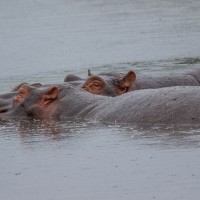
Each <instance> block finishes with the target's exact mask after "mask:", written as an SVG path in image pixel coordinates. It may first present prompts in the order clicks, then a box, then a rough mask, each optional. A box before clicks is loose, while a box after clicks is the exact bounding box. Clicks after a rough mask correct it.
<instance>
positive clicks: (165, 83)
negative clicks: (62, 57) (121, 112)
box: [64, 69, 200, 96]
mask: <svg viewBox="0 0 200 200" xmlns="http://www.w3.org/2000/svg"><path fill="white" fill-rule="evenodd" d="M64 82H69V83H71V84H73V85H77V86H79V87H82V88H83V89H84V90H86V91H88V92H90V93H93V94H101V95H107V96H117V95H121V94H124V93H127V92H130V91H133V90H140V89H150V88H162V87H171V86H182V85H185V86H199V85H200V69H194V70H193V71H190V72H186V73H182V74H178V75H168V76H158V77H149V76H137V79H136V74H135V72H133V71H129V72H128V73H126V74H120V73H100V74H98V75H92V74H91V73H90V72H89V73H88V78H87V79H86V80H84V79H82V78H80V77H78V76H75V75H72V74H71V75H67V76H66V77H65V79H64Z"/></svg>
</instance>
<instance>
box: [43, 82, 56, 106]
mask: <svg viewBox="0 0 200 200" xmlns="http://www.w3.org/2000/svg"><path fill="white" fill-rule="evenodd" d="M58 94H59V89H58V87H57V86H52V87H50V88H49V89H48V90H47V91H46V92H45V93H44V95H43V96H42V103H43V104H44V105H47V104H49V103H50V102H52V101H54V100H55V99H57V98H58Z"/></svg>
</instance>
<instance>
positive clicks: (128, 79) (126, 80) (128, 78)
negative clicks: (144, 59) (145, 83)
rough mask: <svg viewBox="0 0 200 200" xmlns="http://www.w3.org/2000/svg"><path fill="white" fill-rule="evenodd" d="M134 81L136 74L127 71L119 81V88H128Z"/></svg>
mask: <svg viewBox="0 0 200 200" xmlns="http://www.w3.org/2000/svg"><path fill="white" fill-rule="evenodd" d="M135 80H136V74H135V72H134V71H129V72H128V73H127V74H126V75H125V76H124V77H123V78H122V80H121V83H120V86H121V87H130V86H131V85H132V84H133V83H134V82H135Z"/></svg>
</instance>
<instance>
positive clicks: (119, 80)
mask: <svg viewBox="0 0 200 200" xmlns="http://www.w3.org/2000/svg"><path fill="white" fill-rule="evenodd" d="M64 81H65V82H69V83H70V84H73V85H77V86H79V87H81V88H82V89H84V90H86V91H88V92H90V93H93V94H99V95H105V96H118V95H121V94H124V93H127V92H130V91H133V90H134V88H135V84H134V83H135V81H136V74H135V72H133V71H129V72H128V73H126V74H119V73H100V74H98V75H93V74H91V72H90V71H88V78H87V79H86V80H84V79H82V78H80V77H78V76H75V75H67V76H66V77H65V80H64Z"/></svg>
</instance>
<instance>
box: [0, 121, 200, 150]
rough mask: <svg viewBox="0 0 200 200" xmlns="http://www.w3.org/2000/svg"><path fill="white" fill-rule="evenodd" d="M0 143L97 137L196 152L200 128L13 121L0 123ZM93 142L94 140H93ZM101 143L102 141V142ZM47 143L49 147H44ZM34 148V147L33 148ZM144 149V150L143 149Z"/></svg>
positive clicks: (199, 140) (48, 141)
mask: <svg viewBox="0 0 200 200" xmlns="http://www.w3.org/2000/svg"><path fill="white" fill-rule="evenodd" d="M0 133H1V137H2V139H3V138H4V137H5V138H7V139H8V138H9V137H13V136H14V137H19V138H20V141H21V142H22V143H24V144H30V143H33V145H34V144H35V143H37V142H40V141H42V142H44V141H45V142H46V145H51V142H52V141H54V142H55V141H57V142H59V141H62V140H63V141H65V140H71V139H72V140H73V139H74V138H78V139H81V138H84V137H90V136H92V137H94V136H95V137H100V136H102V135H104V136H107V137H108V138H109V139H110V137H112V136H113V137H117V138H118V139H119V138H121V139H122V140H124V141H126V143H127V144H129V145H132V144H131V143H133V144H134V143H136V144H137V145H138V146H140V145H144V146H146V148H148V146H149V145H150V146H151V147H152V148H161V149H165V148H199V147H200V126H198V125H192V126H189V125H154V126H150V125H130V124H129V125H127V124H107V123H100V122H88V121H84V120H76V121H60V120H59V121H58V120H53V119H49V120H37V119H29V120H27V119H26V120H25V119H23V120H21V119H20V120H15V121H10V122H1V124H0ZM113 134H114V135H113ZM95 140H96V139H95ZM105 142H107V141H106V138H105ZM48 143H49V144H48ZM36 145H37V144H36ZM144 148H145V147H144Z"/></svg>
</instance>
